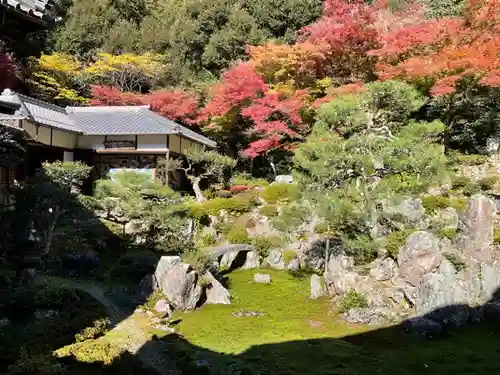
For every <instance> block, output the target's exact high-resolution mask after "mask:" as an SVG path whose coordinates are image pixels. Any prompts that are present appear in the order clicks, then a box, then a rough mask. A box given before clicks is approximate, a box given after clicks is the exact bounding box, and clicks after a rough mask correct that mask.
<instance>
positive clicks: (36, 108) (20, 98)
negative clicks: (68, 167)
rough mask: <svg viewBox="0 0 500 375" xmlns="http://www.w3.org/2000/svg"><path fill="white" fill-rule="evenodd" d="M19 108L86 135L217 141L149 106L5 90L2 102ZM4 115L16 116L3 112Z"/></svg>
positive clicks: (27, 114)
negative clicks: (78, 102) (89, 103)
mask: <svg viewBox="0 0 500 375" xmlns="http://www.w3.org/2000/svg"><path fill="white" fill-rule="evenodd" d="M2 102H3V103H6V104H7V103H8V104H9V105H11V106H12V105H15V106H17V107H18V109H17V110H16V113H15V115H14V116H17V117H18V118H19V117H20V118H28V119H31V120H32V121H34V122H38V123H40V124H44V125H47V126H51V127H54V128H58V129H62V130H66V131H71V132H76V133H80V134H83V135H125V134H159V135H164V134H180V135H182V136H184V137H186V138H189V139H192V140H194V141H196V142H199V143H202V144H204V145H206V146H209V147H216V145H217V144H216V143H215V142H214V141H212V140H211V139H208V138H207V137H205V136H203V135H201V134H198V133H196V132H194V131H192V130H190V129H188V128H186V127H184V126H181V125H179V124H177V123H175V122H174V121H172V120H169V119H168V118H166V117H163V116H160V115H158V114H156V113H154V112H153V111H151V110H149V108H148V107H147V106H96V107H66V108H62V107H59V106H56V105H53V104H49V103H45V102H43V101H41V100H37V99H34V98H30V97H28V96H25V95H21V94H18V93H15V92H13V91H10V90H5V91H4V92H3V93H2V94H1V95H0V103H2ZM1 116H12V115H5V114H0V118H1Z"/></svg>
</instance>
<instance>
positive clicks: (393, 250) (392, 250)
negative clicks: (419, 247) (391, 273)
mask: <svg viewBox="0 0 500 375" xmlns="http://www.w3.org/2000/svg"><path fill="white" fill-rule="evenodd" d="M413 232H414V230H413V229H405V230H401V231H396V232H392V233H390V234H389V235H388V236H387V238H386V239H385V243H384V246H385V249H386V250H387V252H388V253H389V255H390V256H391V257H392V258H393V259H397V257H398V253H399V248H400V247H401V246H403V245H404V243H405V242H406V240H407V239H408V237H409V236H410V234H412V233H413Z"/></svg>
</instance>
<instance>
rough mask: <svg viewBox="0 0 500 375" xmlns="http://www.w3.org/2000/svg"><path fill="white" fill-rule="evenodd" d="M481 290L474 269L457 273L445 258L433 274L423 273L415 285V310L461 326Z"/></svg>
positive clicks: (444, 322)
mask: <svg viewBox="0 0 500 375" xmlns="http://www.w3.org/2000/svg"><path fill="white" fill-rule="evenodd" d="M480 292H481V287H480V281H479V278H477V277H476V275H475V273H474V272H473V270H471V271H464V272H461V273H460V274H457V272H456V270H455V268H454V267H453V265H452V264H451V263H450V262H449V261H448V260H444V261H443V262H442V263H441V265H440V266H439V269H438V270H437V271H436V272H435V273H430V274H427V275H425V276H424V277H423V278H422V280H421V281H420V283H419V285H418V287H417V298H416V300H415V310H416V313H417V314H418V315H420V316H422V315H426V316H427V317H429V318H431V319H432V320H435V321H437V322H439V323H442V324H451V325H453V326H457V327H458V326H461V325H463V324H464V323H466V322H467V321H468V319H469V309H470V307H469V306H470V305H472V304H474V303H475V302H476V301H477V299H478V297H479V294H480Z"/></svg>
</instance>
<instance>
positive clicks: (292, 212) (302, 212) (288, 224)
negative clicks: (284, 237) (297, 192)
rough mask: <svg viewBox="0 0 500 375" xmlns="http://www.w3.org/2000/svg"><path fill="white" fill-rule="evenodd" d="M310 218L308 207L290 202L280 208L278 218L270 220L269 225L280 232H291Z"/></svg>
mask: <svg viewBox="0 0 500 375" xmlns="http://www.w3.org/2000/svg"><path fill="white" fill-rule="evenodd" d="M310 217H311V210H310V208H309V207H308V206H305V205H303V204H300V203H297V202H292V203H290V204H287V205H286V206H284V207H282V209H281V212H280V215H279V217H274V218H271V225H272V226H273V227H274V228H275V229H277V230H278V231H280V232H291V231H293V230H294V229H296V228H298V227H299V226H300V225H302V224H303V223H305V222H306V221H307V220H309V219H310Z"/></svg>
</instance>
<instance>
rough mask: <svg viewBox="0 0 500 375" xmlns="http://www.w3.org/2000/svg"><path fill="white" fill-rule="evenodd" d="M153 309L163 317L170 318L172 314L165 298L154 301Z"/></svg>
mask: <svg viewBox="0 0 500 375" xmlns="http://www.w3.org/2000/svg"><path fill="white" fill-rule="evenodd" d="M154 310H155V311H156V312H157V313H158V314H161V316H163V317H164V318H170V316H171V315H172V309H171V308H170V304H169V303H168V302H167V300H165V299H160V300H158V301H157V302H156V303H155V307H154Z"/></svg>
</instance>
